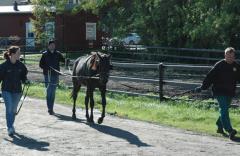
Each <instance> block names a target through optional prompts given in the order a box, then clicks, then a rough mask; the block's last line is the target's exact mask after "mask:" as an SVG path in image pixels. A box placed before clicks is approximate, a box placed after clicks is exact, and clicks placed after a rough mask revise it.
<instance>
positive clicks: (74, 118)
mask: <svg viewBox="0 0 240 156" xmlns="http://www.w3.org/2000/svg"><path fill="white" fill-rule="evenodd" d="M80 87H81V85H78V84H77V83H76V82H75V83H73V90H72V98H73V109H72V119H73V120H76V100H77V95H78V91H79V90H80Z"/></svg>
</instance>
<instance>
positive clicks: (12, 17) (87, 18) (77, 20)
mask: <svg viewBox="0 0 240 156" xmlns="http://www.w3.org/2000/svg"><path fill="white" fill-rule="evenodd" d="M30 18H32V14H0V21H1V24H0V37H9V36H19V37H21V38H25V37H26V25H25V23H26V22H30ZM97 21H98V19H97V17H96V16H94V15H91V14H87V13H85V12H81V13H79V14H76V15H72V14H64V15H56V19H55V39H56V42H57V48H58V49H60V50H63V49H65V50H71V51H79V50H83V49H86V48H89V47H91V46H89V42H88V41H87V40H86V22H95V23H96V22H97ZM100 39H101V34H100V31H97V40H96V41H93V47H92V48H98V47H100V45H101V43H100V41H101V40H100ZM21 44H22V45H25V40H24V39H23V41H22V43H21Z"/></svg>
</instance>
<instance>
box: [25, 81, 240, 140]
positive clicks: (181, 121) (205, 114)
mask: <svg viewBox="0 0 240 156" xmlns="http://www.w3.org/2000/svg"><path fill="white" fill-rule="evenodd" d="M70 92H71V90H70V89H67V88H65V87H64V86H61V87H60V88H58V89H57V94H56V101H57V103H61V104H66V105H69V106H72V100H71V99H70ZM44 94H45V92H44V86H43V85H42V84H33V85H31V87H30V88H29V93H28V96H30V97H35V98H41V99H44V98H45V95H44ZM95 95H96V96H95V102H96V103H97V104H96V106H95V108H98V109H101V105H100V101H101V99H100V96H99V93H98V92H96V93H95ZM84 96H85V95H84V93H83V92H80V93H79V97H78V101H77V107H83V106H84V105H83V104H84ZM69 109H71V107H70V108H69ZM106 110H107V112H108V113H111V114H115V115H117V116H119V117H124V118H129V119H134V120H142V121H147V122H152V123H156V124H161V125H167V126H172V127H177V128H181V129H185V130H191V131H195V132H200V133H206V134H210V135H215V136H216V135H218V134H216V126H215V122H216V119H217V118H218V115H219V112H218V107H217V106H216V104H214V102H213V100H208V101H194V102H186V101H184V100H180V101H165V102H161V103H159V101H158V100H154V99H149V98H145V97H132V96H128V95H124V94H116V93H110V92H108V93H107V108H106ZM239 114H240V110H239V109H230V118H231V120H232V125H233V127H234V128H236V129H237V130H239V131H240V118H239ZM69 116H71V114H69ZM78 118H85V116H82V117H81V116H78ZM218 136H220V135H218Z"/></svg>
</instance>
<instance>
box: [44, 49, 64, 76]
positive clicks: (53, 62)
mask: <svg viewBox="0 0 240 156" xmlns="http://www.w3.org/2000/svg"><path fill="white" fill-rule="evenodd" d="M60 62H65V59H64V57H63V55H62V54H61V53H60V52H59V51H56V50H55V51H54V52H53V53H51V52H50V51H49V50H47V51H44V52H43V54H42V57H41V59H40V63H39V66H40V68H42V69H43V74H44V75H48V72H49V71H50V74H51V75H59V74H58V73H57V72H55V71H54V70H53V69H55V70H57V71H59V70H60ZM51 67H52V68H53V69H52V68H51Z"/></svg>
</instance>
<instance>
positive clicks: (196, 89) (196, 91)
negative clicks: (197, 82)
mask: <svg viewBox="0 0 240 156" xmlns="http://www.w3.org/2000/svg"><path fill="white" fill-rule="evenodd" d="M201 91H202V87H201V86H200V87H197V88H195V89H194V92H195V93H201Z"/></svg>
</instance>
